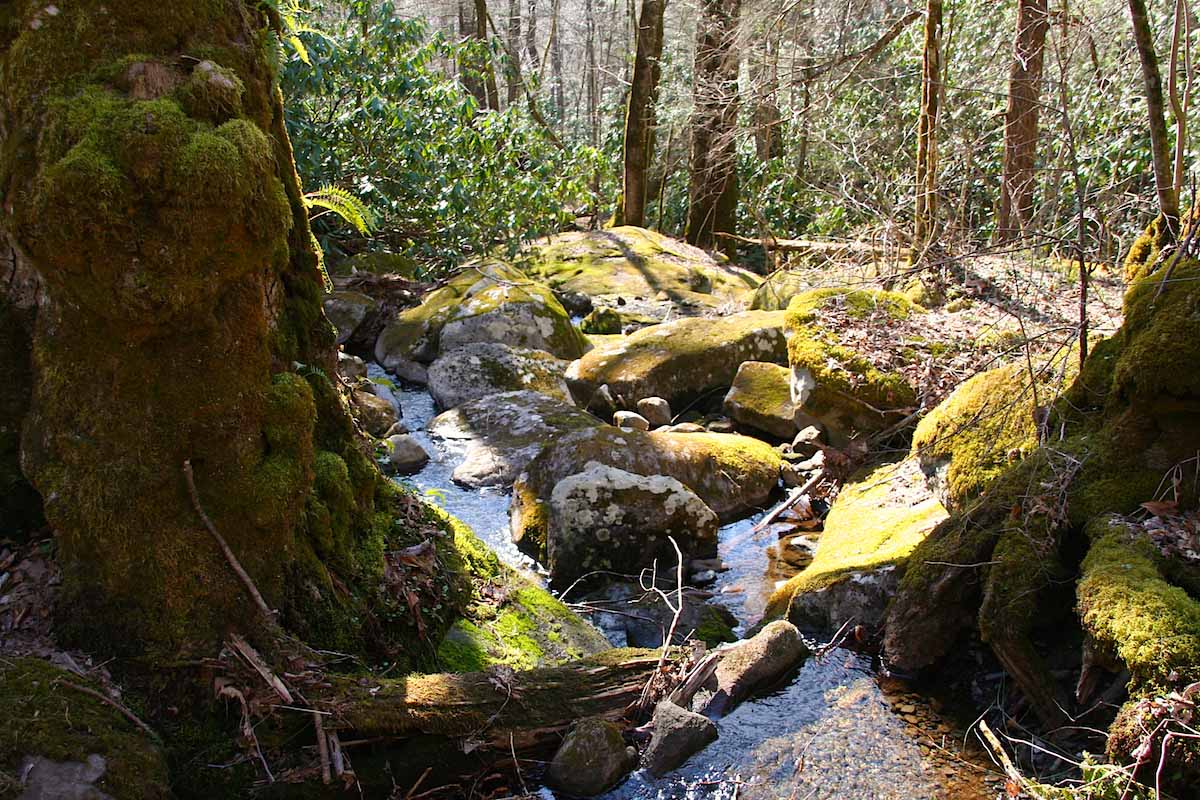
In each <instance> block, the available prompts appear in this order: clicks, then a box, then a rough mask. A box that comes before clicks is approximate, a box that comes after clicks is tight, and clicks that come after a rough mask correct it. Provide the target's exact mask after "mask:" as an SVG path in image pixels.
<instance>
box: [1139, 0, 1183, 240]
mask: <svg viewBox="0 0 1200 800" xmlns="http://www.w3.org/2000/svg"><path fill="white" fill-rule="evenodd" d="M1129 16H1130V19H1131V20H1132V23H1133V39H1134V41H1135V42H1136V44H1137V51H1138V59H1139V60H1140V61H1141V64H1142V84H1143V86H1144V90H1145V93H1146V112H1147V115H1148V118H1149V123H1150V152H1151V155H1152V157H1153V160H1154V185H1155V193H1156V195H1157V197H1158V211H1159V213H1160V214H1161V215H1162V218H1163V222H1164V223H1165V224H1164V225H1163V234H1164V236H1165V237H1166V241H1165V242H1164V243H1169V242H1170V241H1174V239H1175V238H1176V236H1178V234H1179V195H1178V194H1176V192H1175V186H1174V180H1173V174H1172V167H1173V165H1172V163H1171V145H1170V142H1169V141H1168V138H1167V121H1166V114H1165V110H1164V103H1163V90H1162V76H1161V75H1160V73H1159V69H1158V56H1157V55H1156V54H1155V51H1154V33H1153V31H1152V30H1151V28H1150V19H1149V16H1148V15H1147V13H1146V2H1145V0H1129Z"/></svg>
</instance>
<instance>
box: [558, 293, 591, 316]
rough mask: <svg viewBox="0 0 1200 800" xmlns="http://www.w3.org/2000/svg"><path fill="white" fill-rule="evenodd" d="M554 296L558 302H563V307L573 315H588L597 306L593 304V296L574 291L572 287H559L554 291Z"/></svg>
mask: <svg viewBox="0 0 1200 800" xmlns="http://www.w3.org/2000/svg"><path fill="white" fill-rule="evenodd" d="M554 297H555V298H556V299H557V300H558V302H560V303H562V306H563V308H565V309H566V310H567V313H568V314H570V315H571V316H572V317H584V316H587V315H588V314H590V313H592V310H593V309H594V308H595V306H593V305H592V298H590V297H588V296H587V295H586V294H584V293H583V292H573V291H571V290H570V289H557V290H555V292H554Z"/></svg>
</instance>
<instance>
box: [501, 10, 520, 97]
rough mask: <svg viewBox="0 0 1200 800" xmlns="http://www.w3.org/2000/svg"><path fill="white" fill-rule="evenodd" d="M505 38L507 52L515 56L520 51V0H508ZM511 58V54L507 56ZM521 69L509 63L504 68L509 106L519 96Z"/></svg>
mask: <svg viewBox="0 0 1200 800" xmlns="http://www.w3.org/2000/svg"><path fill="white" fill-rule="evenodd" d="M506 40H507V42H508V52H509V53H510V54H517V56H516V57H517V58H520V57H521V56H520V55H519V54H520V52H521V4H520V0H508V26H507V29H506ZM509 58H510V59H511V58H512V55H510V56H509ZM520 74H521V71H520V69H519V65H516V64H509V65H508V69H507V70H505V73H504V75H505V84H506V87H507V92H506V97H507V100H508V104H509V105H510V106H511V105H512V104H513V103H515V102H517V101H518V100H519V99H520V98H521V80H520V77H519V75H520Z"/></svg>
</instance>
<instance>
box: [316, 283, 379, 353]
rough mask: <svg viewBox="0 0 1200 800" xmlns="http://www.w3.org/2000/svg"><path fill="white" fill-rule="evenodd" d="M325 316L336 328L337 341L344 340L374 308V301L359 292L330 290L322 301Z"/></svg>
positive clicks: (341, 341) (351, 334) (340, 342)
mask: <svg viewBox="0 0 1200 800" xmlns="http://www.w3.org/2000/svg"><path fill="white" fill-rule="evenodd" d="M322 306H323V307H324V308H325V316H326V317H327V318H328V319H329V321H330V322H331V323H332V324H333V327H334V328H335V329H336V330H337V343H338V344H342V343H344V342H346V341H347V340H348V339H349V338H350V337H351V336H353V335H354V331H356V330H357V329H358V326H359V325H361V324H362V322H363V320H365V319H366V318H367V314H370V313H371V312H372V311H374V310H375V307H376V303H375V301H374V300H372V299H371V298H370V297H368V296H367V295H365V294H362V293H361V292H330V293H329V294H327V295H326V296H325V300H324V301H323V302H322Z"/></svg>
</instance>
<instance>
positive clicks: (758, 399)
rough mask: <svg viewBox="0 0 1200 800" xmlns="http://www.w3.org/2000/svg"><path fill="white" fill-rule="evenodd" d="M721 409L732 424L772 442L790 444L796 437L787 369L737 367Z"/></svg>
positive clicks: (752, 363)
mask: <svg viewBox="0 0 1200 800" xmlns="http://www.w3.org/2000/svg"><path fill="white" fill-rule="evenodd" d="M724 407H725V413H726V414H728V415H729V417H730V418H731V419H733V420H734V421H735V422H737V423H739V424H741V425H747V426H749V427H751V428H754V429H756V430H760V431H762V432H764V433H766V434H768V435H770V436H773V437H775V438H776V439H787V440H789V441H790V440H791V439H792V438H794V437H795V435H796V420H795V417H796V407H795V405H793V404H792V392H791V371H790V370H789V369H788V368H787V367H782V366H780V365H778V364H768V363H765V362H762V361H747V362H745V363H744V364H742V365H741V366H740V367H738V371H737V375H735V376H734V379H733V386H732V387H730V389H729V393H728V394H726V395H725V406H724Z"/></svg>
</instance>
